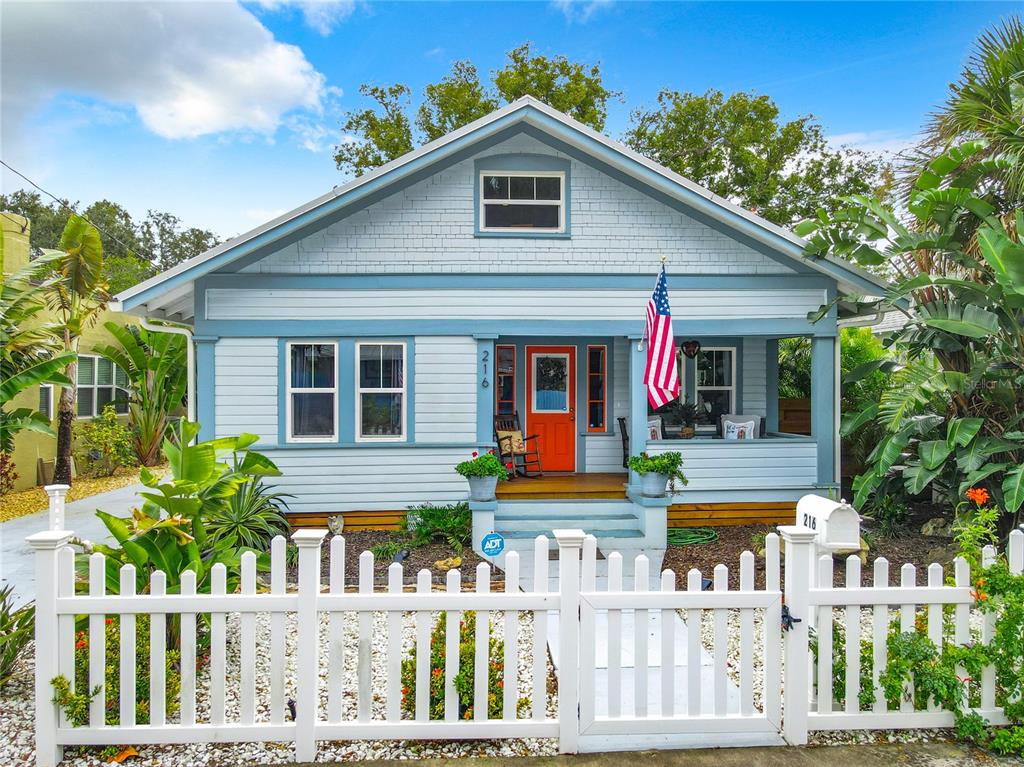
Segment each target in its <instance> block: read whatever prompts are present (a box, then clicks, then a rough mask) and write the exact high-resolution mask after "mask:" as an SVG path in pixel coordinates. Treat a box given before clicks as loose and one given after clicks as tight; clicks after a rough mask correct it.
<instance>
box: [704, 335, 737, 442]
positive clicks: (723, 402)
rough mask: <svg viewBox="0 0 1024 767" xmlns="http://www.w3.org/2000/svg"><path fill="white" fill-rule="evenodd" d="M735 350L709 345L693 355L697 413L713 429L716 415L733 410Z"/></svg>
mask: <svg viewBox="0 0 1024 767" xmlns="http://www.w3.org/2000/svg"><path fill="white" fill-rule="evenodd" d="M735 407H736V349H734V348H732V347H712V348H704V349H701V350H700V352H699V353H698V354H697V412H698V413H700V414H701V419H700V420H701V423H702V424H704V425H710V426H711V427H712V428H714V426H715V424H717V423H718V416H720V415H726V414H728V413H735V412H736V410H735Z"/></svg>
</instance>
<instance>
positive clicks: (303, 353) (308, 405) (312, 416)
mask: <svg viewBox="0 0 1024 767" xmlns="http://www.w3.org/2000/svg"><path fill="white" fill-rule="evenodd" d="M337 352H338V345H337V344H336V343H333V342H329V341H291V342H289V343H288V348H287V350H286V354H285V359H286V364H287V366H288V370H287V371H286V373H287V377H286V381H287V383H288V387H287V392H286V395H287V398H288V399H287V403H286V407H287V411H288V415H287V418H288V441H289V442H333V441H335V440H336V439H337V435H338V364H337V358H338V353H337Z"/></svg>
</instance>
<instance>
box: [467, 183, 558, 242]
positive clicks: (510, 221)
mask: <svg viewBox="0 0 1024 767" xmlns="http://www.w3.org/2000/svg"><path fill="white" fill-rule="evenodd" d="M480 190H481V195H480V197H481V199H480V231H482V232H524V231H526V232H564V231H565V174H564V173H561V172H553V173H516V172H512V171H502V172H501V173H495V172H490V173H488V172H486V171H484V172H483V173H481V174H480Z"/></svg>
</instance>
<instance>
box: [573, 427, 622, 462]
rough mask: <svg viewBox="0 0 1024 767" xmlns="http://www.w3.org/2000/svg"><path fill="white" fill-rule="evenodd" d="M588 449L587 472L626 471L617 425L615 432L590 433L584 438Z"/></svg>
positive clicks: (585, 446) (586, 453) (584, 443)
mask: <svg viewBox="0 0 1024 767" xmlns="http://www.w3.org/2000/svg"><path fill="white" fill-rule="evenodd" d="M583 445H584V448H585V450H586V452H585V455H586V460H587V472H605V471H608V472H625V471H626V470H625V469H624V468H622V438H621V437H620V436H619V434H618V427H616V431H615V434H613V435H604V434H602V435H601V436H591V435H588V436H586V437H584V438H583Z"/></svg>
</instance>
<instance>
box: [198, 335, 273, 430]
mask: <svg viewBox="0 0 1024 767" xmlns="http://www.w3.org/2000/svg"><path fill="white" fill-rule="evenodd" d="M195 342H196V388H195V392H196V408H195V414H196V420H197V421H198V422H199V441H200V442H206V441H208V440H211V439H213V438H214V437H216V436H217V435H216V431H217V424H216V417H215V407H214V404H215V402H216V398H217V358H216V348H217V339H216V338H211V337H204V336H196V338H195ZM281 418H284V415H283V414H282V415H281Z"/></svg>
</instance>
